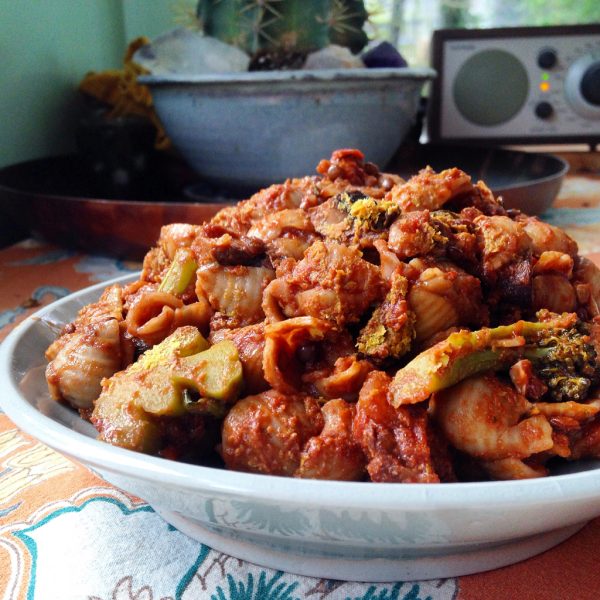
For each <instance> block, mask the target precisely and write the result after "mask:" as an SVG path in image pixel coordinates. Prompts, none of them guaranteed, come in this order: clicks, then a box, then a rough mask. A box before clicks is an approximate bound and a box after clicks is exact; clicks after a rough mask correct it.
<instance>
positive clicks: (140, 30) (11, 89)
mask: <svg viewBox="0 0 600 600" xmlns="http://www.w3.org/2000/svg"><path fill="white" fill-rule="evenodd" d="M172 4H173V2H172V0H0V61H1V62H0V90H1V92H0V115H2V117H1V118H0V167H2V166H5V165H8V164H13V163H17V162H21V161H24V160H27V159H30V158H40V157H44V156H48V155H55V154H62V153H65V152H69V151H72V150H73V149H74V142H73V132H74V120H75V106H76V93H75V90H76V87H77V84H78V83H79V81H80V80H81V78H82V77H83V76H84V75H85V73H86V72H87V71H90V70H94V71H100V70H104V69H109V68H118V67H119V66H120V65H121V64H122V57H123V53H124V51H125V48H126V46H127V43H128V42H129V41H130V40H131V39H133V38H134V37H137V36H138V35H142V34H145V35H148V36H149V37H151V38H152V37H154V36H155V35H158V34H159V33H161V32H162V31H166V30H167V29H169V28H171V27H173V26H174V25H173V6H172Z"/></svg>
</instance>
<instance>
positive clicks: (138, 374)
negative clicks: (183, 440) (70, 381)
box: [91, 326, 208, 452]
mask: <svg viewBox="0 0 600 600" xmlns="http://www.w3.org/2000/svg"><path fill="white" fill-rule="evenodd" d="M207 347H208V342H207V341H206V340H205V339H204V337H202V335H201V334H200V333H199V332H198V330H197V329H196V328H195V327H192V326H186V327H180V328H179V329H177V330H176V331H175V332H174V333H172V334H171V335H170V336H169V337H167V338H165V339H164V340H163V341H162V342H161V343H160V344H157V345H156V346H154V347H153V348H151V349H150V350H147V351H146V352H144V354H143V355H142V356H141V357H140V359H139V360H138V362H136V363H133V364H131V365H129V367H127V369H125V370H124V371H119V372H118V373H116V374H115V375H113V376H112V377H111V378H110V379H106V380H104V381H103V384H102V392H101V393H100V397H99V398H98V399H97V400H96V402H95V405H94V410H93V412H92V416H91V420H92V422H93V423H94V425H95V426H96V428H97V429H98V431H99V434H100V435H99V438H100V439H102V440H104V441H107V442H109V443H111V444H115V445H117V446H122V447H124V448H130V449H132V450H138V451H140V452H156V451H157V450H158V448H159V446H160V437H161V435H160V429H159V427H158V426H157V424H156V422H155V421H154V420H153V418H152V415H166V416H178V415H181V414H184V413H185V409H184V408H183V402H182V399H181V394H180V392H179V390H178V389H176V387H175V386H173V384H172V383H171V381H170V379H169V376H170V371H171V369H172V366H173V364H174V361H176V360H177V359H179V358H181V357H185V356H190V355H193V354H196V353H198V352H201V351H202V350H204V349H206V348H207Z"/></svg>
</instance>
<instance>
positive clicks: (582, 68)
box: [565, 55, 600, 119]
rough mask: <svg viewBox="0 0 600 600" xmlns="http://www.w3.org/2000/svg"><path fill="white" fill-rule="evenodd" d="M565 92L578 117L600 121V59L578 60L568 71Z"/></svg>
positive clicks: (589, 57)
mask: <svg viewBox="0 0 600 600" xmlns="http://www.w3.org/2000/svg"><path fill="white" fill-rule="evenodd" d="M565 92H566V95H567V100H568V101H569V104H570V105H571V106H572V107H573V110H574V111H575V112H576V113H577V114H578V115H580V116H582V117H586V118H588V119H600V59H598V58H597V57H595V56H592V55H585V56H582V57H580V58H578V59H577V60H576V61H575V62H574V63H573V64H572V65H571V66H570V67H569V70H568V71H567V77H566V79H565Z"/></svg>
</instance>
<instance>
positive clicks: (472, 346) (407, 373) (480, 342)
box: [390, 313, 577, 407]
mask: <svg viewBox="0 0 600 600" xmlns="http://www.w3.org/2000/svg"><path fill="white" fill-rule="evenodd" d="M576 323H577V315H575V314H572V313H565V314H563V315H556V316H555V317H554V318H551V319H548V320H545V321H540V322H530V321H518V322H517V323H514V324H512V325H501V326H499V327H493V328H483V329H480V330H479V331H467V330H464V331H458V332H456V333H452V334H450V335H449V336H448V337H447V338H446V339H445V340H444V341H442V342H439V343H438V344H435V346H432V347H431V348H428V349H427V350H425V351H423V352H421V354H419V355H418V356H416V357H415V358H414V359H413V360H412V361H410V362H409V363H408V364H407V365H406V366H404V367H403V368H402V369H400V370H399V371H398V372H397V373H396V375H395V377H394V380H393V382H392V384H391V386H390V389H391V392H392V400H391V403H392V404H393V405H394V406H396V407H398V406H400V405H402V404H414V403H416V402H421V401H423V400H426V399H427V398H428V397H429V396H430V395H431V394H432V393H433V392H437V391H439V390H442V389H444V388H447V387H450V386H451V385H454V384H455V383H458V382H459V381H462V380H463V379H466V378H467V377H470V376H471V375H475V374H477V373H483V372H484V371H489V370H498V369H502V368H505V367H508V366H510V365H511V364H513V363H514V362H516V361H517V360H518V359H519V358H520V357H522V356H526V357H527V358H531V357H530V355H529V354H530V353H527V352H526V351H527V350H531V346H527V344H528V343H531V342H533V343H534V344H535V342H538V341H539V340H541V339H543V336H544V334H545V333H546V332H548V331H554V330H565V329H569V328H571V327H573V326H574V325H575V324H576Z"/></svg>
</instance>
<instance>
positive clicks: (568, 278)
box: [46, 149, 600, 483]
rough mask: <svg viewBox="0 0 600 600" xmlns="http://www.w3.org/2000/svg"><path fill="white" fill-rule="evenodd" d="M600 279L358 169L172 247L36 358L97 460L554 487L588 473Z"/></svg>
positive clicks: (534, 239)
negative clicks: (100, 450)
mask: <svg viewBox="0 0 600 600" xmlns="http://www.w3.org/2000/svg"><path fill="white" fill-rule="evenodd" d="M599 305H600V269H599V268H598V267H597V266H596V265H594V264H593V263H592V262H591V261H590V260H588V259H586V258H585V257H581V256H579V255H578V249H577V244H576V243H575V242H574V241H573V240H572V239H571V238H570V237H569V236H568V235H567V234H566V233H565V232H563V231H562V230H560V229H558V228H556V227H553V226H552V225H549V224H546V223H544V222H542V221H540V220H539V219H538V218H536V217H531V216H527V215H526V214H523V213H521V212H519V211H516V210H506V209H505V208H504V207H503V205H502V201H501V199H499V198H496V197H494V195H493V193H492V192H491V191H490V189H489V188H488V187H487V186H486V185H485V183H483V182H481V181H479V182H476V183H475V182H473V181H472V180H471V178H470V177H469V176H468V175H467V174H466V173H464V172H463V171H461V170H459V169H457V168H450V169H447V170H444V171H442V172H440V173H436V172H434V171H433V170H432V169H431V168H429V167H427V168H424V169H423V170H421V171H420V172H418V173H417V174H415V175H414V176H413V177H412V178H410V179H409V180H407V181H404V180H403V179H401V178H400V177H399V176H397V175H394V174H390V173H381V172H380V171H379V169H378V167H377V166H376V165H374V164H372V163H369V162H365V160H364V157H363V155H362V154H361V153H360V152H359V151H358V150H352V149H342V150H337V151H335V152H334V153H333V154H332V156H331V158H330V159H328V160H322V161H321V162H320V163H319V165H318V166H317V174H316V175H315V176H307V177H303V178H299V179H291V180H287V181H285V182H284V183H281V184H276V185H272V186H270V187H268V188H266V189H263V190H261V191H260V192H258V193H256V194H255V195H253V196H252V197H251V198H250V199H248V200H246V201H243V202H240V203H239V204H237V205H235V206H228V207H226V208H224V209H223V210H221V211H220V212H219V213H218V214H217V215H216V216H215V217H214V218H213V219H212V220H211V221H210V222H208V223H205V224H201V225H191V224H173V225H166V226H164V227H163V228H162V230H161V233H160V238H159V240H158V242H157V245H156V246H155V247H154V248H152V249H151V250H150V251H149V252H148V253H147V255H146V257H145V260H144V264H143V270H142V272H141V275H140V277H139V279H138V280H137V281H135V282H134V283H131V284H128V285H124V286H120V285H113V286H111V287H109V288H108V289H107V290H106V291H105V292H104V294H103V295H102V297H101V298H100V299H99V301H98V302H96V303H94V304H91V305H89V306H87V307H85V308H84V309H82V310H81V311H80V313H79V314H78V315H77V317H76V319H75V320H74V321H73V322H72V323H70V324H69V325H67V326H66V327H65V329H64V331H63V332H62V334H61V336H60V337H59V338H58V339H57V340H56V341H55V342H54V343H53V344H52V345H51V346H50V347H49V348H48V350H47V353H46V355H47V358H48V360H49V364H48V367H47V372H46V376H47V381H48V385H49V389H50V393H51V395H52V397H53V398H54V399H56V400H58V401H62V402H67V403H69V404H70V405H71V406H73V407H74V408H75V409H77V410H79V411H80V413H81V415H82V417H84V418H86V419H89V420H90V421H91V422H92V423H93V424H94V426H95V427H96V429H97V430H98V435H99V439H101V440H104V441H106V442H108V443H111V444H116V445H119V446H122V447H124V448H129V449H131V450H136V451H141V452H147V453H152V454H157V455H159V456H163V457H166V458H170V459H175V460H185V461H193V462H197V463H200V464H206V465H211V466H224V467H225V468H228V469H234V470H240V471H247V472H253V473H263V474H271V475H283V476H293V477H301V478H318V479H335V480H348V481H351V480H354V481H363V480H370V481H374V482H403V483H410V482H421V483H436V482H455V481H472V480H482V479H483V480H485V479H520V478H529V477H540V476H544V475H547V474H548V472H549V469H550V468H551V466H552V465H553V463H554V462H556V461H560V460H577V459H581V458H586V457H595V458H598V457H600V416H599V414H598V413H599V411H600V396H598V395H597V393H596V389H597V386H598V383H599V381H600V366H599V360H598V353H599V352H600V317H599V313H600V311H599Z"/></svg>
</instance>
